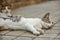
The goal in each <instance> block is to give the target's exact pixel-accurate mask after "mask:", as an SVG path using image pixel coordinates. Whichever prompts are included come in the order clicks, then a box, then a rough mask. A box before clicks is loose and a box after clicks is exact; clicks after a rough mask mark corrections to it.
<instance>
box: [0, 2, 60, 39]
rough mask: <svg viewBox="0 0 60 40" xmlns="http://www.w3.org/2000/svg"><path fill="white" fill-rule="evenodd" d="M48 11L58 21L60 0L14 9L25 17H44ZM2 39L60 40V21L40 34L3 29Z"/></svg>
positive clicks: (17, 13)
mask: <svg viewBox="0 0 60 40" xmlns="http://www.w3.org/2000/svg"><path fill="white" fill-rule="evenodd" d="M47 12H50V13H51V16H50V17H51V19H53V20H52V21H54V22H55V21H57V20H58V19H59V18H60V1H48V2H44V3H40V4H35V5H30V6H26V7H22V8H18V9H16V10H14V11H12V13H13V14H15V15H22V16H24V17H42V16H43V15H44V14H45V13H47ZM0 40H60V22H59V23H57V24H56V25H55V26H54V27H53V28H52V29H49V30H47V31H46V32H45V33H44V34H43V35H39V36H36V35H33V34H32V33H30V32H27V31H23V30H20V31H8V30H7V31H1V32H0Z"/></svg>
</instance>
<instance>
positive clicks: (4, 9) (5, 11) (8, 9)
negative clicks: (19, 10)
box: [1, 5, 11, 16]
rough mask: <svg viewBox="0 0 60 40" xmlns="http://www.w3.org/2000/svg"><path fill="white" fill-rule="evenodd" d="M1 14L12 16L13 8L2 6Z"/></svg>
mask: <svg viewBox="0 0 60 40" xmlns="http://www.w3.org/2000/svg"><path fill="white" fill-rule="evenodd" d="M1 12H2V13H4V14H5V15H6V16H11V8H10V7H9V5H4V6H2V9H1Z"/></svg>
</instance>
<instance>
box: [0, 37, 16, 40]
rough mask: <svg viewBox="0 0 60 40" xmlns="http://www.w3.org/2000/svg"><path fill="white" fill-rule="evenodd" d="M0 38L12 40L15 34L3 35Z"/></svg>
mask: <svg viewBox="0 0 60 40" xmlns="http://www.w3.org/2000/svg"><path fill="white" fill-rule="evenodd" d="M0 38H1V39H0V40H12V39H14V38H15V37H14V36H1V37H0Z"/></svg>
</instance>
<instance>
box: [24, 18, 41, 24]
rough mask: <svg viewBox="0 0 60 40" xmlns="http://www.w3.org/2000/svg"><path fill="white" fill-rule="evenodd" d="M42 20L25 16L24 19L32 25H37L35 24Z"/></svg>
mask: <svg viewBox="0 0 60 40" xmlns="http://www.w3.org/2000/svg"><path fill="white" fill-rule="evenodd" d="M40 21H41V19H40V18H25V19H24V20H23V22H24V23H29V24H31V25H35V24H37V23H39V22H40Z"/></svg>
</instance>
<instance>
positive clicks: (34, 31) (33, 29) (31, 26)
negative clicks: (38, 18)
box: [25, 23, 40, 35]
mask: <svg viewBox="0 0 60 40" xmlns="http://www.w3.org/2000/svg"><path fill="white" fill-rule="evenodd" d="M25 26H26V29H27V30H28V31H31V32H32V33H33V34H35V35H39V34H40V32H39V31H37V30H36V29H35V28H34V27H33V25H30V24H29V23H26V24H25Z"/></svg>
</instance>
